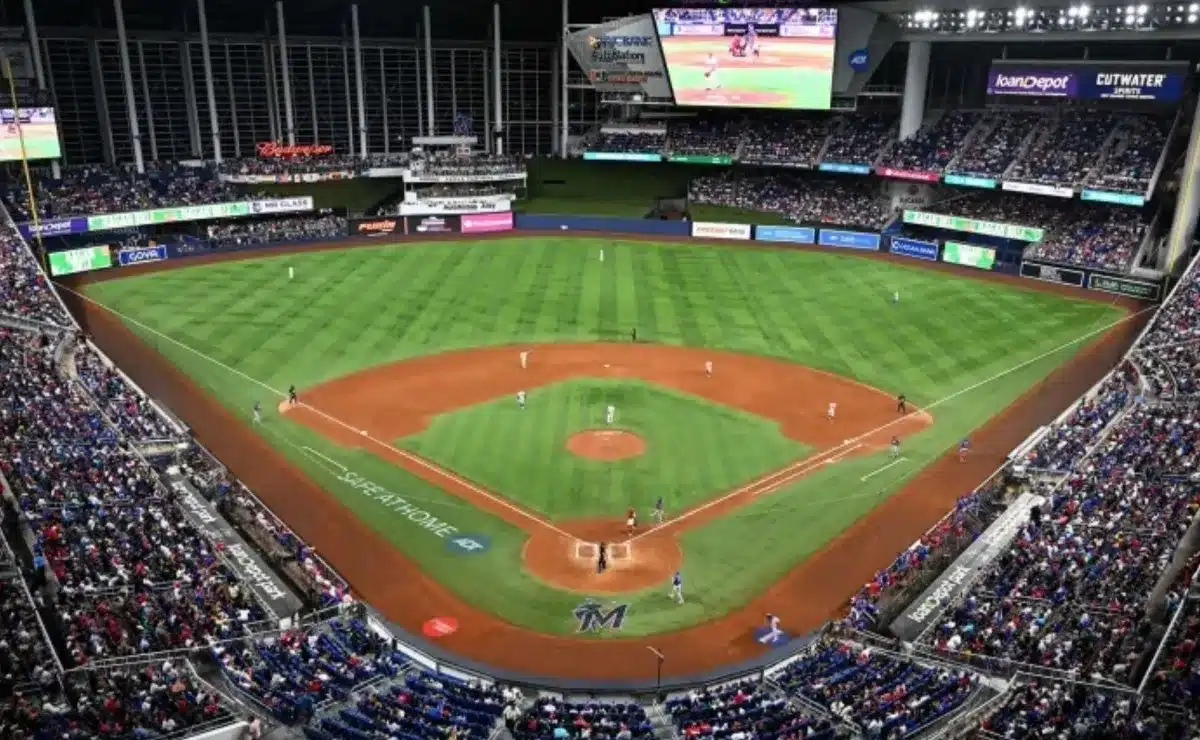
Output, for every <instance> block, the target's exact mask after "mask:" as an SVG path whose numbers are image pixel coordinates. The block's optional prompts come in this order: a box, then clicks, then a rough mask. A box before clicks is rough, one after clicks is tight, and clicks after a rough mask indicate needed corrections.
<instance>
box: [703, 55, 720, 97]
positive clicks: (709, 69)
mask: <svg viewBox="0 0 1200 740" xmlns="http://www.w3.org/2000/svg"><path fill="white" fill-rule="evenodd" d="M720 87H721V81H720V80H718V79H717V55H716V54H713V53H712V52H709V54H708V59H706V60H705V61H704V89H705V90H717V89H719V88H720Z"/></svg>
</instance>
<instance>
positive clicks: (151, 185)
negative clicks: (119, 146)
mask: <svg viewBox="0 0 1200 740" xmlns="http://www.w3.org/2000/svg"><path fill="white" fill-rule="evenodd" d="M145 170H146V171H145V173H144V174H139V173H138V172H137V170H136V169H134V168H133V167H132V166H130V165H120V166H115V167H94V166H91V165H86V166H80V167H65V168H63V170H62V178H61V179H59V180H53V179H51V178H50V177H49V175H48V174H44V175H43V176H42V177H39V178H38V179H37V180H36V181H35V185H34V189H35V193H34V196H35V199H36V201H37V209H38V216H39V217H40V218H44V219H48V218H59V217H64V216H91V215H97V214H104V213H125V212H128V211H143V210H148V209H151V208H167V207H178V206H194V205H203V204H206V203H226V202H232V201H237V200H244V196H240V195H239V194H238V193H237V192H236V191H235V190H234V189H233V188H232V186H230V185H228V184H226V183H223V182H221V181H220V180H219V179H217V177H216V176H215V174H214V173H213V172H212V170H210V169H208V168H205V167H184V166H181V165H176V164H170V163H150V164H147V165H146V168H145ZM8 204H9V206H10V207H11V208H12V217H13V218H14V219H15V220H17V221H29V220H32V218H33V213H32V209H31V208H30V207H29V197H28V194H27V193H26V192H25V189H24V187H14V188H12V189H10V190H9V193H8Z"/></svg>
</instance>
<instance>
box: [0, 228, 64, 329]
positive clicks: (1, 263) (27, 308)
mask: <svg viewBox="0 0 1200 740" xmlns="http://www.w3.org/2000/svg"><path fill="white" fill-rule="evenodd" d="M0 314H7V315H9V316H13V317H16V318H21V319H26V320H28V321H37V322H40V323H43V324H51V325H53V326H70V325H71V319H70V318H69V317H68V316H67V313H66V311H65V310H63V307H62V304H61V303H59V301H58V297H57V296H55V295H54V292H53V291H52V290H51V289H50V286H49V284H48V283H47V281H46V276H45V274H44V273H43V272H42V271H41V269H40V268H39V266H38V261H37V259H36V258H35V257H34V256H33V252H31V251H30V249H29V247H28V246H27V245H26V244H25V241H24V240H23V239H22V238H21V235H20V234H19V233H17V231H16V230H14V229H11V228H9V227H7V226H5V227H0Z"/></svg>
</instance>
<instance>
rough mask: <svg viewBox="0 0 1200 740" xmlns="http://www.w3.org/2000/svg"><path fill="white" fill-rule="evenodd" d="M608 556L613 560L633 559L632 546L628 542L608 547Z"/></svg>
mask: <svg viewBox="0 0 1200 740" xmlns="http://www.w3.org/2000/svg"><path fill="white" fill-rule="evenodd" d="M608 556H609V557H610V558H612V559H613V560H629V559H631V558H633V546H632V545H630V544H629V543H628V542H620V543H616V544H612V545H609V546H608Z"/></svg>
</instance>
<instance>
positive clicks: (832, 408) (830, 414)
mask: <svg viewBox="0 0 1200 740" xmlns="http://www.w3.org/2000/svg"><path fill="white" fill-rule="evenodd" d="M836 416H837V403H835V402H833V401H830V402H829V409H828V410H827V411H826V412H825V418H826V419H829V420H830V421H833V420H834V418H835V417H836Z"/></svg>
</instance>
